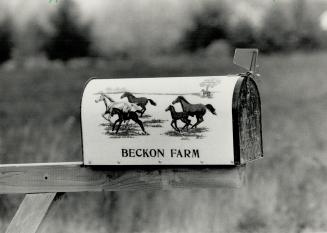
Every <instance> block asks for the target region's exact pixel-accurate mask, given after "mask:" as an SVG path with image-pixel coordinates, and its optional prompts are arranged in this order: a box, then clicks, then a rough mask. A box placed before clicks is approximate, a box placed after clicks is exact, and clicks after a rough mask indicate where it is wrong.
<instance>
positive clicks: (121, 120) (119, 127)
mask: <svg viewBox="0 0 327 233" xmlns="http://www.w3.org/2000/svg"><path fill="white" fill-rule="evenodd" d="M122 122H123V121H122V120H120V121H119V124H118V126H117V130H116V134H117V133H118V131H119V128H120V126H121V123H122Z"/></svg>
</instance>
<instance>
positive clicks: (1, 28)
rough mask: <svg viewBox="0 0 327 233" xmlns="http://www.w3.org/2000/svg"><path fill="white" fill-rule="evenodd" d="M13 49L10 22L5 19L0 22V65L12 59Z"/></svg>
mask: <svg viewBox="0 0 327 233" xmlns="http://www.w3.org/2000/svg"><path fill="white" fill-rule="evenodd" d="M12 48H13V43H12V40H11V31H10V22H9V19H5V20H3V21H2V22H0V63H3V62H5V61H6V60H8V59H10V56H11V51H12Z"/></svg>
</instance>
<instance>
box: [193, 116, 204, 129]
mask: <svg viewBox="0 0 327 233" xmlns="http://www.w3.org/2000/svg"><path fill="white" fill-rule="evenodd" d="M196 120H197V121H196V123H195V124H194V125H193V126H192V127H191V129H193V128H196V127H197V126H198V125H199V124H200V123H201V122H203V116H196Z"/></svg>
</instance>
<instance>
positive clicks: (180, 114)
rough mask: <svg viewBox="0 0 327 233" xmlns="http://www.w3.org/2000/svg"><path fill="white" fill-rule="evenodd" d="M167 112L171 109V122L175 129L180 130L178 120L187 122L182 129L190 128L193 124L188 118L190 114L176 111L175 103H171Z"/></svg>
mask: <svg viewBox="0 0 327 233" xmlns="http://www.w3.org/2000/svg"><path fill="white" fill-rule="evenodd" d="M165 111H166V112H168V111H170V114H171V118H172V121H171V123H170V125H171V127H173V129H174V130H176V131H177V132H180V129H179V128H178V127H177V123H176V122H177V120H181V121H182V122H184V123H185V125H184V127H183V128H182V129H185V128H186V129H188V126H189V125H191V121H190V120H189V119H188V114H187V113H186V112H176V110H175V108H174V106H173V105H169V106H168V107H167V108H166V110H165Z"/></svg>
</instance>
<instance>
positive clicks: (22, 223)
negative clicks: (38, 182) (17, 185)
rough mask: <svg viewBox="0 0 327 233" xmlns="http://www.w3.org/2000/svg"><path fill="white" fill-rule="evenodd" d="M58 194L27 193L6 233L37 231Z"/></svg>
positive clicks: (32, 232)
mask: <svg viewBox="0 0 327 233" xmlns="http://www.w3.org/2000/svg"><path fill="white" fill-rule="evenodd" d="M57 195H59V194H57V193H39V194H27V195H26V196H25V198H24V200H23V202H22V203H21V204H20V206H19V208H18V210H17V212H16V214H15V216H14V218H13V219H12V221H11V222H10V224H9V226H8V228H7V231H6V233H35V232H37V231H38V229H39V227H40V225H41V223H42V221H43V219H44V218H45V216H46V215H47V213H48V210H49V208H50V206H51V205H52V203H53V201H54V200H55V198H56V196H57Z"/></svg>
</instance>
